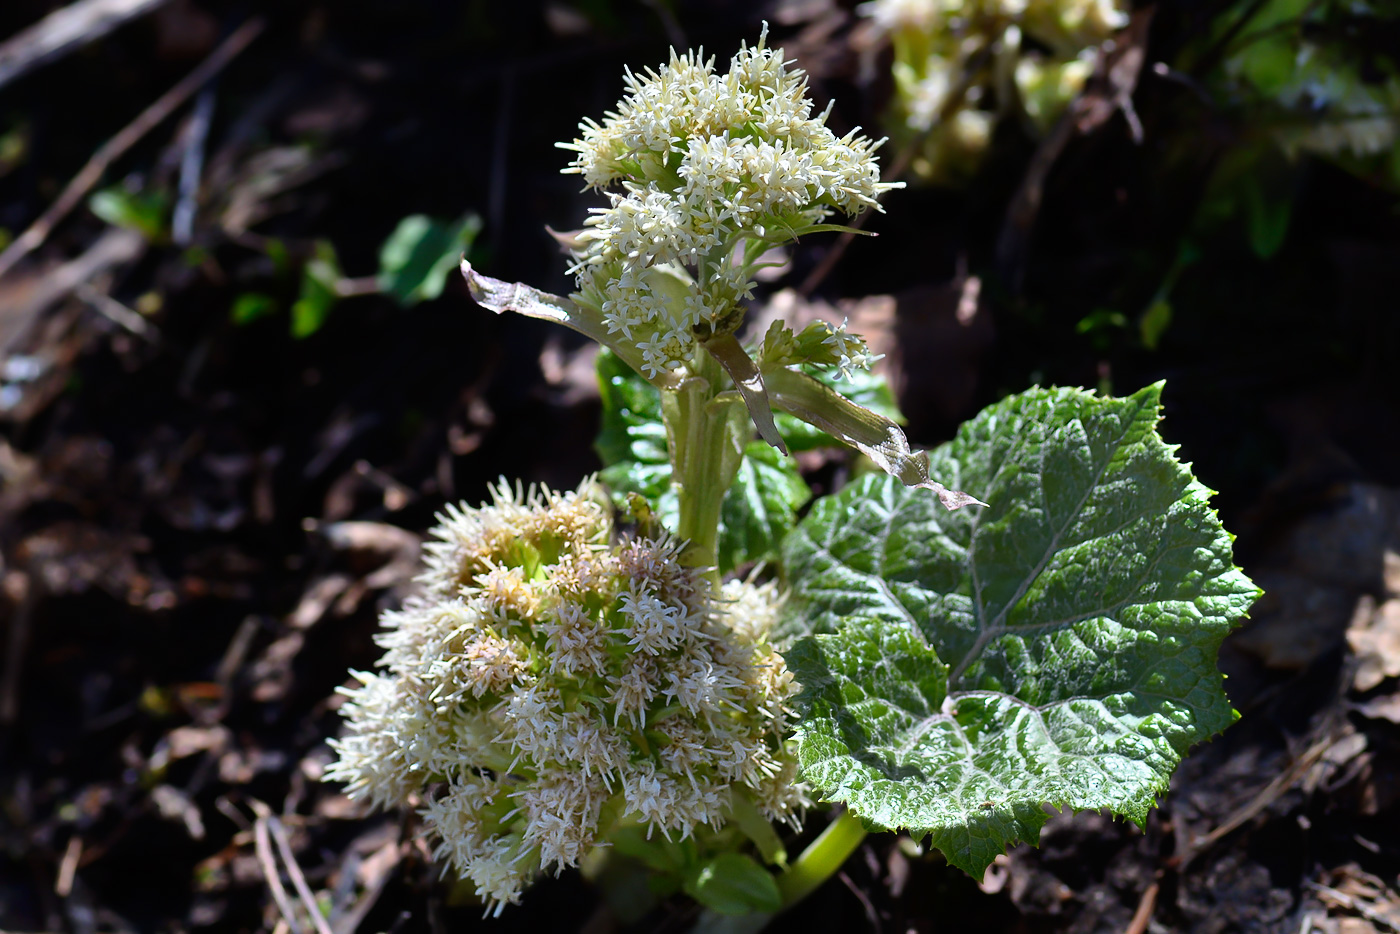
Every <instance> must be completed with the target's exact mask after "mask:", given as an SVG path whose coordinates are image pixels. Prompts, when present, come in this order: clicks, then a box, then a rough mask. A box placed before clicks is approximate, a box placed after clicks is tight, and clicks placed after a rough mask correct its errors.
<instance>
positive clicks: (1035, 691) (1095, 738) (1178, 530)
mask: <svg viewBox="0 0 1400 934" xmlns="http://www.w3.org/2000/svg"><path fill="white" fill-rule="evenodd" d="M1160 389H1161V387H1160V386H1151V387H1148V388H1146V389H1144V390H1142V391H1141V392H1139V393H1137V394H1135V395H1133V396H1131V397H1129V398H1126V399H1101V398H1097V397H1095V396H1093V395H1092V394H1090V393H1086V392H1083V391H1080V390H1063V389H1062V390H1041V389H1036V390H1032V391H1030V392H1027V393H1025V394H1023V395H1020V396H1016V397H1012V398H1010V399H1007V400H1005V401H1003V402H1001V403H999V404H997V405H995V406H992V407H991V408H989V409H988V410H986V411H984V412H983V413H982V414H981V415H979V416H978V417H977V418H976V419H974V420H973V421H971V422H969V423H967V424H965V425H964V426H963V428H962V430H961V431H960V432H959V433H958V436H957V438H956V439H954V440H953V441H952V442H950V443H949V444H947V445H944V446H943V447H941V448H939V449H938V450H937V451H934V452H933V453H932V456H931V457H930V468H931V470H932V472H934V473H936V474H937V475H938V476H941V477H945V478H946V479H948V480H949V482H953V483H957V484H958V485H960V486H964V487H967V488H968V489H970V490H972V491H974V492H975V493H977V494H978V495H979V496H981V497H983V498H984V499H986V500H987V501H989V502H990V503H991V504H992V505H991V506H990V507H988V508H985V509H981V510H959V511H956V512H948V511H945V510H944V509H942V508H941V507H940V506H938V505H937V504H936V503H935V502H934V501H933V499H932V497H930V496H928V495H927V494H926V493H922V492H920V491H919V490H915V489H910V488H908V487H905V486H902V485H901V484H900V483H898V482H897V481H895V480H894V479H892V478H889V477H884V476H879V475H872V476H869V477H866V478H864V479H862V480H861V481H860V482H858V483H856V484H854V485H852V486H851V487H849V488H847V489H846V490H843V491H842V492H841V493H840V494H839V495H837V496H833V497H830V498H828V499H825V500H822V501H820V502H819V503H818V504H817V506H816V507H815V508H814V509H813V510H812V513H811V514H810V515H809V516H808V517H807V518H806V519H805V520H804V521H803V522H802V523H801V524H800V525H799V526H798V527H797V529H796V530H794V532H793V534H791V535H790V536H789V537H788V539H787V542H786V543H785V545H784V549H783V556H784V563H785V573H786V579H787V581H788V583H789V586H790V587H791V588H792V598H791V600H790V602H789V610H788V618H787V619H786V620H785V628H786V630H787V631H788V632H789V633H798V634H800V633H802V632H814V633H818V635H815V636H812V637H810V638H805V639H803V640H802V641H800V642H798V643H797V645H795V646H793V647H792V648H791V649H790V650H789V652H788V653H786V654H787V659H788V663H789V665H790V666H791V667H792V669H793V671H794V673H795V674H796V675H797V677H798V680H799V681H801V682H802V684H803V685H804V693H803V695H802V697H801V701H800V703H801V704H802V705H803V711H804V716H803V719H802V724H801V727H800V728H799V742H800V749H799V760H800V762H801V765H802V769H803V774H804V776H805V777H806V779H807V781H809V782H811V783H812V784H813V785H814V786H815V787H816V788H817V789H818V791H819V792H821V793H822V794H823V795H824V796H825V797H826V798H827V799H828V800H833V801H843V802H846V803H847V804H848V805H849V806H850V807H851V808H852V809H853V810H854V811H855V812H856V813H857V814H859V815H860V816H861V817H862V818H864V819H866V820H867V821H868V822H870V823H871V824H873V825H874V826H878V827H884V828H891V829H893V828H900V827H903V828H908V829H909V830H911V831H912V832H914V833H915V834H930V835H931V836H932V842H933V844H934V845H935V846H937V847H938V848H939V849H941V850H942V851H943V853H944V854H945V855H946V856H947V858H948V860H949V861H950V862H951V863H953V864H954V865H956V866H959V867H961V868H963V869H965V870H966V871H968V872H970V873H972V874H973V875H976V876H980V875H981V874H982V871H983V870H984V869H985V868H986V866H987V865H988V864H989V863H990V862H991V861H992V859H994V858H995V857H996V855H997V854H999V853H1001V852H1002V851H1003V849H1004V848H1005V847H1006V846H1007V845H1008V844H1010V843H1012V842H1014V841H1016V840H1028V841H1031V842H1034V841H1036V840H1037V839H1038V837H1039V831H1040V827H1041V825H1042V824H1044V822H1045V820H1046V813H1045V810H1044V809H1043V805H1044V804H1049V805H1052V806H1054V807H1060V808H1064V807H1071V808H1090V809H1095V808H1110V809H1112V810H1114V811H1115V812H1117V813H1119V814H1123V815H1125V816H1127V817H1129V818H1131V819H1133V820H1134V821H1138V822H1141V821H1142V820H1144V819H1145V817H1146V815H1147V811H1148V809H1149V808H1150V807H1151V806H1152V804H1153V802H1154V799H1155V795H1156V794H1157V793H1158V792H1160V791H1163V790H1165V788H1166V787H1167V781H1168V778H1169V777H1170V775H1171V772H1172V770H1173V769H1174V768H1175V766H1176V764H1177V763H1178V762H1179V761H1180V759H1181V757H1182V756H1183V755H1184V754H1185V753H1186V751H1187V749H1189V748H1190V747H1191V745H1192V744H1194V743H1197V742H1200V741H1201V740H1203V739H1206V738H1207V737H1209V736H1211V735H1212V734H1214V733H1216V732H1218V731H1220V730H1222V729H1224V728H1225V727H1226V726H1227V725H1229V723H1230V722H1231V721H1232V720H1233V719H1234V716H1235V714H1234V712H1233V711H1232V710H1231V708H1230V705H1229V703H1228V701H1227V700H1226V698H1225V694H1224V692H1223V690H1222V684H1221V682H1222V678H1221V675H1220V673H1219V672H1218V671H1217V670H1216V655H1217V652H1218V649H1219V646H1220V642H1221V640H1222V639H1223V638H1224V636H1225V634H1226V633H1227V632H1228V631H1229V630H1230V628H1231V627H1232V626H1233V625H1235V624H1236V623H1237V622H1238V621H1239V619H1240V618H1241V617H1242V616H1243V615H1244V613H1245V611H1246V610H1247V609H1248V607H1249V605H1250V604H1251V603H1252V602H1253V601H1254V599H1255V598H1256V596H1257V595H1258V590H1257V588H1255V586H1254V585H1253V584H1252V583H1251V582H1250V580H1249V579H1248V578H1247V577H1246V576H1245V575H1244V574H1243V573H1242V572H1241V571H1240V570H1239V569H1238V568H1236V567H1235V566H1234V564H1233V561H1232V558H1231V540H1230V536H1229V535H1228V534H1227V533H1226V532H1225V530H1224V529H1223V528H1221V526H1220V523H1219V520H1218V519H1217V518H1216V516H1215V513H1214V511H1213V510H1212V509H1211V508H1210V507H1209V505H1208V504H1207V498H1208V496H1209V491H1208V490H1207V489H1206V488H1205V487H1203V486H1202V485H1201V484H1200V483H1199V482H1197V481H1196V480H1195V479H1194V478H1193V477H1192V476H1191V473H1190V471H1189V470H1188V469H1187V468H1186V467H1185V466H1184V465H1183V464H1181V463H1180V462H1178V461H1177V460H1176V459H1175V457H1173V454H1172V451H1173V449H1172V448H1171V447H1169V446H1167V445H1166V444H1165V443H1164V442H1163V441H1162V440H1161V438H1160V437H1159V436H1158V435H1157V433H1156V430H1155V425H1156V422H1157V418H1158V398H1159V394H1160Z"/></svg>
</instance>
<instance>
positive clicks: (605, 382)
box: [595, 349, 811, 571]
mask: <svg viewBox="0 0 1400 934" xmlns="http://www.w3.org/2000/svg"><path fill="white" fill-rule="evenodd" d="M598 385H599V390H600V393H601V395H602V402H603V419H602V427H601V429H600V430H599V432H598V440H597V442H596V444H595V447H596V448H597V450H598V455H599V456H600V457H601V458H602V459H603V463H604V465H605V466H604V469H603V471H602V473H601V477H602V479H603V482H604V483H607V484H608V485H609V486H610V487H612V488H613V490H615V491H617V492H619V493H640V494H641V495H642V496H644V497H646V499H647V500H648V501H649V502H650V503H651V506H652V509H653V510H655V512H656V514H657V515H658V516H659V517H660V519H661V521H662V523H663V524H665V525H666V527H667V528H670V529H675V528H676V520H677V517H678V513H679V504H678V500H677V497H676V493H675V490H674V489H672V487H671V459H670V451H669V448H668V446H667V443H666V428H665V425H664V424H663V423H662V420H661V393H660V391H659V390H657V389H656V387H654V386H652V385H651V384H650V383H648V382H647V381H646V380H644V379H642V378H641V377H640V376H638V375H637V373H636V372H635V371H633V370H632V368H631V367H629V366H628V365H627V364H626V363H623V362H622V360H620V359H619V358H618V357H617V355H616V354H614V353H612V352H610V351H608V350H606V349H605V350H602V351H600V352H599V354H598ZM810 495H811V493H810V491H809V490H808V489H807V484H805V483H803V482H802V476H801V474H800V473H798V470H797V463H796V461H794V460H793V459H792V458H791V457H784V456H783V455H782V454H781V453H779V452H778V451H777V450H775V449H774V448H772V447H771V446H769V444H768V443H767V442H765V441H753V442H750V443H749V444H748V445H747V446H746V447H745V448H744V458H743V461H742V462H741V463H740V464H739V472H738V475H737V476H736V477H735V479H734V483H733V485H731V486H730V488H729V491H728V492H727V493H726V494H725V497H724V502H723V504H722V506H721V511H720V534H719V547H718V552H719V564H720V570H721V571H728V570H731V569H733V568H735V567H738V566H739V565H741V564H745V563H747V562H749V561H757V560H760V559H762V558H765V557H767V556H769V555H771V554H772V553H774V552H775V551H776V550H777V547H778V543H779V542H780V541H781V540H782V538H783V536H784V535H786V534H787V533H788V531H789V530H791V529H792V527H793V524H794V523H795V522H796V521H797V510H798V508H799V507H800V506H802V504H803V503H805V502H807V499H808V497H809V496H810Z"/></svg>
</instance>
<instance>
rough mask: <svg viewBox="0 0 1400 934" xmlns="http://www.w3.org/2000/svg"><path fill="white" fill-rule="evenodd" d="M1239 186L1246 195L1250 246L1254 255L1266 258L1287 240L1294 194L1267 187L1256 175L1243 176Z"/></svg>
mask: <svg viewBox="0 0 1400 934" xmlns="http://www.w3.org/2000/svg"><path fill="white" fill-rule="evenodd" d="M1241 185H1242V187H1243V188H1244V195H1245V202H1244V203H1245V207H1246V211H1245V219H1246V221H1247V222H1248V227H1249V246H1250V248H1251V249H1253V250H1254V255H1255V256H1257V257H1259V258H1260V259H1268V258H1269V257H1271V256H1273V255H1274V254H1275V253H1277V252H1278V251H1279V249H1280V248H1281V247H1282V246H1283V242H1284V240H1285V239H1286V238H1287V237H1288V224H1289V221H1290V220H1292V217H1293V192H1292V191H1289V190H1284V191H1283V192H1281V193H1280V192H1276V191H1273V190H1271V189H1270V188H1266V186H1265V183H1264V182H1263V181H1261V179H1260V178H1259V176H1257V175H1248V176H1246V177H1245V178H1244V179H1243V180H1242V181H1241ZM1274 187H1278V186H1274Z"/></svg>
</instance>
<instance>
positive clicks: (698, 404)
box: [662, 350, 750, 592]
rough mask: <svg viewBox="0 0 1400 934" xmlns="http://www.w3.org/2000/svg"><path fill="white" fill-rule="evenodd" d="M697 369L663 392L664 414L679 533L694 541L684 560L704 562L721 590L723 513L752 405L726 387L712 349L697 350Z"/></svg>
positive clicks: (694, 563)
mask: <svg viewBox="0 0 1400 934" xmlns="http://www.w3.org/2000/svg"><path fill="white" fill-rule="evenodd" d="M693 373H694V375H693V376H691V377H690V378H688V379H687V380H686V381H685V382H684V383H682V384H681V386H680V388H679V389H677V390H676V391H675V392H665V393H662V416H663V418H664V419H665V422H666V436H667V439H668V441H669V443H670V449H671V469H672V477H673V478H674V482H675V484H676V492H677V494H678V496H679V499H680V519H679V522H678V527H677V529H676V532H677V534H678V535H679V536H680V537H681V538H683V539H685V540H687V541H688V542H690V545H689V547H688V548H687V549H686V552H685V556H684V561H685V563H686V564H688V565H690V566H691V567H695V568H704V569H706V573H707V575H708V577H709V579H710V584H711V586H712V587H713V588H714V589H715V591H716V592H718V591H719V586H720V573H719V517H720V508H721V506H722V505H723V503H724V494H725V493H726V492H727V491H728V489H729V485H730V484H731V483H733V482H734V476H735V474H736V473H737V472H738V470H739V463H740V461H741V460H742V458H743V454H744V442H745V440H746V439H747V437H748V433H749V430H750V429H749V421H748V411H747V410H746V409H745V408H744V404H743V402H742V401H741V400H740V399H738V398H737V397H735V396H734V394H733V393H728V394H726V395H724V396H721V395H720V393H721V392H722V390H724V388H725V383H726V377H725V375H724V370H723V369H721V367H720V365H719V364H718V363H717V362H716V361H715V360H714V358H712V357H711V356H710V355H709V354H708V353H706V352H705V351H703V350H699V351H698V352H697V353H696V354H695V361H694V369H693Z"/></svg>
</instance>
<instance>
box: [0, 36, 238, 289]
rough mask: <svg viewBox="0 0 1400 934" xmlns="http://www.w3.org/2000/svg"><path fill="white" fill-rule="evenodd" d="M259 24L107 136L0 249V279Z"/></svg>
mask: <svg viewBox="0 0 1400 934" xmlns="http://www.w3.org/2000/svg"><path fill="white" fill-rule="evenodd" d="M263 25H264V22H263V20H262V18H261V17H254V18H253V19H250V20H248V21H247V22H246V23H244V24H243V25H242V26H240V27H238V29H237V30H236V31H235V32H234V33H233V34H232V35H231V36H229V37H228V38H227V39H225V40H224V41H223V44H221V45H220V46H219V47H218V48H217V49H215V50H214V51H213V52H211V53H210V54H209V57H208V58H206V59H205V60H204V61H202V62H200V64H199V66H198V67H197V68H195V70H194V71H192V72H190V73H189V74H188V75H186V76H185V77H184V78H182V79H181V80H180V82H179V83H178V84H176V85H175V86H174V87H173V88H171V89H170V90H169V91H166V92H165V93H164V94H162V95H161V96H160V97H159V98H158V99H157V100H156V101H155V103H153V104H151V105H150V106H149V107H147V108H146V109H145V110H143V111H141V113H140V114H139V115H138V116H137V117H136V119H135V120H133V121H131V122H130V123H128V124H127V125H126V126H125V127H124V128H123V129H122V131H121V132H120V133H118V134H117V135H116V136H114V137H112V138H111V139H110V140H108V141H107V142H106V143H105V144H104V145H103V146H102V148H101V149H98V150H97V152H96V153H94V154H93V156H92V158H91V159H89V160H88V162H87V165H85V166H83V168H82V170H81V171H80V172H78V174H77V175H75V176H73V180H72V181H70V182H69V183H68V187H66V188H64V189H63V193H62V194H61V195H59V196H58V200H57V201H55V202H54V203H53V204H51V205H49V209H48V210H47V211H45V212H44V213H43V214H42V215H41V216H40V217H39V219H38V220H36V221H35V222H34V223H33V224H31V225H30V226H29V229H28V230H26V231H25V232H24V233H23V234H21V235H20V236H19V237H18V238H16V239H15V242H14V243H11V244H10V245H9V246H8V247H6V248H5V251H4V252H3V253H0V277H3V276H4V275H5V273H7V272H9V271H10V270H11V269H13V268H14V266H15V264H16V263H18V262H19V261H20V260H21V259H23V258H24V257H26V256H28V255H29V254H30V253H32V252H34V250H36V249H38V247H39V246H40V245H41V244H43V242H44V241H45V240H46V239H47V238H48V236H49V234H50V233H51V232H52V231H53V229H54V227H56V226H57V225H58V223H59V222H60V221H62V220H63V219H64V218H65V217H67V216H68V215H69V214H70V213H72V211H73V209H74V208H76V207H77V206H78V204H79V203H80V202H81V201H82V200H83V198H84V196H86V195H87V193H88V192H89V191H91V190H92V188H93V186H95V185H96V184H97V183H98V182H99V181H101V180H102V175H103V173H105V172H106V171H107V168H108V167H109V166H111V164H112V163H113V162H115V161H116V160H117V159H118V158H120V157H121V156H122V154H123V153H125V152H126V151H127V150H128V149H130V148H131V147H132V146H134V145H136V143H137V142H138V141H139V140H140V139H141V138H142V137H143V136H145V135H146V134H147V133H149V132H150V131H151V130H153V129H155V128H156V127H157V126H159V125H160V124H161V123H162V122H163V121H164V120H165V118H166V117H169V116H170V115H171V114H172V113H174V112H175V110H176V109H177V108H178V107H179V106H180V105H181V104H183V103H184V102H185V101H186V100H188V99H189V98H190V96H191V95H193V94H195V93H196V92H197V91H198V90H199V89H200V88H202V87H203V86H204V85H205V84H206V83H207V82H208V81H209V79H210V78H212V77H214V76H215V75H217V74H218V73H219V72H220V71H223V69H224V68H225V67H226V66H227V65H228V63H229V62H231V61H233V60H234V58H236V57H237V56H238V54H239V53H240V52H242V51H243V50H244V49H245V48H247V47H248V44H249V43H250V42H252V41H253V40H254V39H256V38H257V37H258V34H259V33H261V32H262V30H263Z"/></svg>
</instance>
